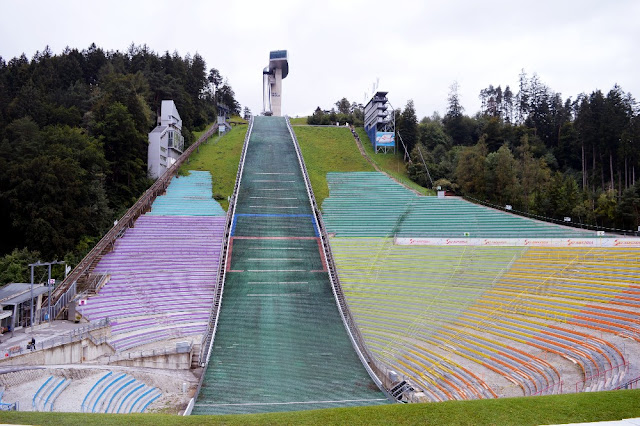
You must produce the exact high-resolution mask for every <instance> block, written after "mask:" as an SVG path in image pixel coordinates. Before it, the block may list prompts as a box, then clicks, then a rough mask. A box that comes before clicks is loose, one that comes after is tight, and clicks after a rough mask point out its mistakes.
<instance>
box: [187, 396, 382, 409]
mask: <svg viewBox="0 0 640 426" xmlns="http://www.w3.org/2000/svg"><path fill="white" fill-rule="evenodd" d="M364 401H388V400H387V399H386V398H373V399H340V400H337V401H290V402H239V403H229V404H197V405H198V406H200V407H221V406H224V405H291V404H328V403H337V402H364Z"/></svg>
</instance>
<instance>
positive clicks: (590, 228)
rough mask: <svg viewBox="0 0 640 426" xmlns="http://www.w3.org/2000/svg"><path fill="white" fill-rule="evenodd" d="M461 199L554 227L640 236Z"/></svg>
mask: <svg viewBox="0 0 640 426" xmlns="http://www.w3.org/2000/svg"><path fill="white" fill-rule="evenodd" d="M462 198H464V199H465V200H467V201H469V202H472V203H474V204H481V205H483V206H486V207H491V208H492V209H496V210H501V211H504V212H507V213H512V214H514V215H516V216H523V217H527V218H529V219H536V220H540V221H543V222H549V223H553V224H556V225H561V226H566V227H570V228H576V229H584V230H588V231H605V232H610V233H613V234H619V235H635V236H640V231H634V230H631V229H617V228H607V227H605V226H598V225H589V224H586V223H576V222H565V221H564V220H559V219H554V218H552V217H547V216H540V215H537V214H533V213H527V212H523V211H520V210H514V209H507V208H506V207H504V206H499V205H496V204H492V203H490V202H488V201H482V200H478V199H477V198H473V197H470V196H468V195H463V196H462Z"/></svg>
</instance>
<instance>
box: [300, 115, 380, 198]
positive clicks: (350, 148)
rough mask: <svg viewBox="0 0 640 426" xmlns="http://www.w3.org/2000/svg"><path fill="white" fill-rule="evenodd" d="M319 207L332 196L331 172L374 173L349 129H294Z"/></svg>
mask: <svg viewBox="0 0 640 426" xmlns="http://www.w3.org/2000/svg"><path fill="white" fill-rule="evenodd" d="M293 130H294V131H295V133H296V137H297V138H298V142H299V143H300V149H301V150H302V155H303V156H304V162H305V164H306V165H307V172H308V173H309V179H311V186H312V187H313V193H314V194H315V197H316V201H317V202H318V206H321V205H322V202H323V201H324V199H325V198H327V197H328V196H329V186H328V185H327V173H328V172H372V171H375V170H374V168H373V167H372V166H371V164H369V163H368V162H367V160H366V159H365V158H364V157H362V155H360V151H359V150H358V147H357V146H356V143H355V141H354V140H353V136H352V135H351V132H350V131H349V129H347V128H345V127H335V128H334V127H311V126H308V127H294V129H293Z"/></svg>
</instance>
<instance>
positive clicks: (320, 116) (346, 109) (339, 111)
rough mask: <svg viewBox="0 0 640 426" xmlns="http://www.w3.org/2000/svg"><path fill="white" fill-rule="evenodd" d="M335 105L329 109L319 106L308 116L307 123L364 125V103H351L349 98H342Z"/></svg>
mask: <svg viewBox="0 0 640 426" xmlns="http://www.w3.org/2000/svg"><path fill="white" fill-rule="evenodd" d="M334 105H335V107H334V108H331V109H330V110H328V111H324V110H322V109H321V108H320V107H317V108H316V110H315V111H314V113H313V115H311V116H309V117H307V124H309V125H316V126H318V125H323V126H327V125H332V124H333V125H335V124H336V123H341V124H344V123H349V124H352V125H354V126H360V127H362V126H364V105H362V104H359V103H356V102H353V103H351V102H349V100H347V98H342V99H340V100H339V101H338V102H336V103H335V104H334Z"/></svg>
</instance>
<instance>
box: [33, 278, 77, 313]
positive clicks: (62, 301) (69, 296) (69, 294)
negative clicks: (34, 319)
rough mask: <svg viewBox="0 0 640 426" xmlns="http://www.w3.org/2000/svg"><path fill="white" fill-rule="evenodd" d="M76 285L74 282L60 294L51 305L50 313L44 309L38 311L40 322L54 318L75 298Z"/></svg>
mask: <svg viewBox="0 0 640 426" xmlns="http://www.w3.org/2000/svg"><path fill="white" fill-rule="evenodd" d="M60 285H62V284H60ZM76 289H77V283H76V282H75V281H74V282H73V283H71V286H69V288H68V289H67V291H65V292H64V293H62V295H61V296H60V297H59V298H58V300H57V301H56V302H55V303H54V304H52V305H51V313H49V309H48V308H47V309H45V308H44V307H43V308H42V309H41V310H40V322H43V321H49V319H53V318H56V317H57V316H58V314H59V313H60V312H62V310H63V309H64V308H65V307H66V306H67V305H68V304H69V302H71V301H72V300H73V298H74V297H76Z"/></svg>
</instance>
